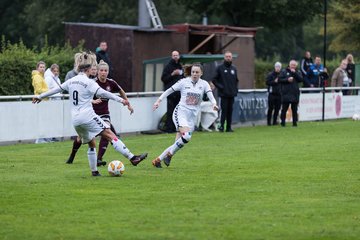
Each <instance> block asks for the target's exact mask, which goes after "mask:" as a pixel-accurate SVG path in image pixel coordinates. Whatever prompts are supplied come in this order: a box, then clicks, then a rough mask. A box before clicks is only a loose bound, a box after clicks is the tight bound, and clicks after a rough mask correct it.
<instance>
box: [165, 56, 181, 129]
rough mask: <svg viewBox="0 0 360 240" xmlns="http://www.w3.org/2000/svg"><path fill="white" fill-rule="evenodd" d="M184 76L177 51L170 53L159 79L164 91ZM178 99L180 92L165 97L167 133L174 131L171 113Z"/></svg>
mask: <svg viewBox="0 0 360 240" xmlns="http://www.w3.org/2000/svg"><path fill="white" fill-rule="evenodd" d="M182 78H184V71H183V69H182V66H181V64H180V54H179V52H178V51H173V52H172V53H171V60H170V62H169V63H168V64H167V65H166V66H165V68H164V70H163V73H162V75H161V81H163V83H164V91H166V90H167V89H168V88H170V87H171V86H172V85H174V84H175V83H176V82H177V81H179V80H180V79H182ZM179 101H180V92H178V91H177V92H174V93H172V94H170V95H169V96H168V97H167V112H166V124H165V129H166V130H165V131H166V132H168V133H173V132H176V128H175V125H174V123H173V121H172V114H173V112H174V109H175V107H176V105H178V103H179Z"/></svg>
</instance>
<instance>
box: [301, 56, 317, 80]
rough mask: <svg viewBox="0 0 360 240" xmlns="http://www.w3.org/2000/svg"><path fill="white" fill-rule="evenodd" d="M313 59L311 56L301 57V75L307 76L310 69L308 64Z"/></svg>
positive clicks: (311, 62) (310, 63)
mask: <svg viewBox="0 0 360 240" xmlns="http://www.w3.org/2000/svg"><path fill="white" fill-rule="evenodd" d="M313 63H314V62H313V60H312V58H306V57H303V59H301V62H300V70H301V73H302V76H303V77H304V76H307V75H308V73H309V71H310V66H311V65H312V64H313Z"/></svg>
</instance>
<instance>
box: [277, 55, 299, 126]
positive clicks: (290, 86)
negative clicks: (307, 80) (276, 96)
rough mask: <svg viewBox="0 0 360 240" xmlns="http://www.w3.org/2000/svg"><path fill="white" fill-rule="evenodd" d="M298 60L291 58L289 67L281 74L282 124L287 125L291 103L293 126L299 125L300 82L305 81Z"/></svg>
mask: <svg viewBox="0 0 360 240" xmlns="http://www.w3.org/2000/svg"><path fill="white" fill-rule="evenodd" d="M296 67H297V62H296V61H295V60H291V61H290V63H289V67H287V68H286V69H284V70H282V71H281V73H280V75H279V81H280V87H281V103H282V106H281V117H280V118H281V126H283V127H285V118H286V112H287V110H288V108H289V106H290V105H291V111H292V120H293V126H294V127H296V126H297V121H298V114H297V108H298V104H299V98H300V89H299V83H300V82H302V81H303V78H302V76H301V72H300V71H298V70H296Z"/></svg>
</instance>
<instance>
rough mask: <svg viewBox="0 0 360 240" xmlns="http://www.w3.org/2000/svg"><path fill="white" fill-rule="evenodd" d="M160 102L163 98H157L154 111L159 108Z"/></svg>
mask: <svg viewBox="0 0 360 240" xmlns="http://www.w3.org/2000/svg"><path fill="white" fill-rule="evenodd" d="M160 103H161V99H160V98H158V100H156V102H155V103H154V105H153V111H155V110H156V109H158V108H159V106H160Z"/></svg>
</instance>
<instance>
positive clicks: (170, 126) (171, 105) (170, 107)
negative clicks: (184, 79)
mask: <svg viewBox="0 0 360 240" xmlns="http://www.w3.org/2000/svg"><path fill="white" fill-rule="evenodd" d="M179 101H180V92H174V93H172V94H170V95H169V96H168V97H167V111H166V123H165V128H166V130H165V131H166V132H170V133H171V132H176V128H175V125H174V122H173V120H172V114H173V112H174V109H175V107H176V105H178V103H179Z"/></svg>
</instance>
